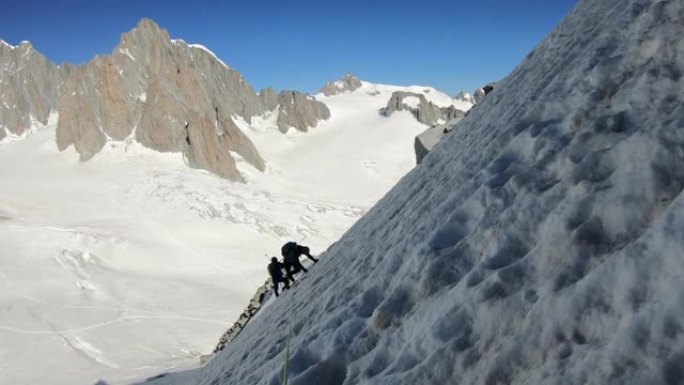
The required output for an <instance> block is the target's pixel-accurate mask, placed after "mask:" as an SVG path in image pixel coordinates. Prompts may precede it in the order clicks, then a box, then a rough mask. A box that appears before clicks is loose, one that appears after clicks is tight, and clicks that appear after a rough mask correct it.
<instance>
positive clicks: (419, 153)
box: [413, 83, 496, 164]
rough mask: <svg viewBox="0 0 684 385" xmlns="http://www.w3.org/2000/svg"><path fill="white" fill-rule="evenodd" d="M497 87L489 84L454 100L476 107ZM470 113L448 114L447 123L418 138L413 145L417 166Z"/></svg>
mask: <svg viewBox="0 0 684 385" xmlns="http://www.w3.org/2000/svg"><path fill="white" fill-rule="evenodd" d="M495 85H496V83H489V84H487V85H486V86H484V87H482V88H478V89H477V90H475V92H474V93H473V94H472V95H471V94H469V93H467V92H460V93H458V94H457V95H456V96H455V97H454V99H455V100H460V101H464V102H467V103H471V104H473V105H476V104H477V103H480V102H482V101H483V100H484V98H485V96H486V95H487V94H488V93H490V92H491V91H492V90H493V89H494V86H495ZM456 111H458V110H456ZM469 112H470V110H469V111H466V112H465V113H462V114H446V115H445V120H446V121H447V122H446V123H445V124H440V125H433V126H432V127H430V128H428V129H427V130H425V131H424V132H423V133H422V134H420V135H418V136H416V140H415V141H414V143H413V149H414V151H415V153H416V164H418V163H420V162H421V161H422V160H423V158H424V157H425V156H426V155H427V154H428V152H430V150H432V148H433V147H434V146H435V145H437V143H439V141H440V140H441V139H442V137H443V136H444V135H445V134H446V133H447V132H449V131H451V130H452V129H453V128H454V127H456V125H457V124H458V123H459V122H460V121H461V120H462V119H463V118H464V117H465V116H466V115H468V113H469Z"/></svg>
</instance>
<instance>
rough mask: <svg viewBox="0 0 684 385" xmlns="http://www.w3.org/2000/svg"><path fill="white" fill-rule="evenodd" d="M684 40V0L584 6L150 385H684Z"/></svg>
mask: <svg viewBox="0 0 684 385" xmlns="http://www.w3.org/2000/svg"><path fill="white" fill-rule="evenodd" d="M682 36H684V2H682V1H648V0H583V1H580V2H579V4H578V5H577V7H576V8H575V10H573V11H572V12H571V13H570V14H569V15H568V16H567V17H566V18H565V19H564V21H562V22H561V24H560V25H559V26H558V27H557V28H556V29H555V30H554V31H553V32H552V33H551V34H550V36H548V38H546V39H545V40H544V41H543V42H542V43H540V45H539V46H538V47H537V48H536V49H535V50H534V52H532V53H531V54H530V55H528V57H527V58H526V59H525V60H524V61H523V62H522V63H521V64H520V65H519V66H518V67H517V68H516V69H515V70H514V71H513V72H512V73H511V74H510V75H509V76H508V77H507V78H505V79H504V80H503V81H501V82H500V83H498V85H497V88H496V89H495V90H494V91H493V92H492V93H491V94H489V95H488V96H487V98H486V99H485V100H484V102H483V103H482V104H480V105H477V106H475V107H474V109H473V110H472V111H471V113H470V114H469V115H468V116H467V117H466V118H465V119H464V120H463V121H462V122H461V123H460V125H459V126H458V127H457V128H455V129H454V130H452V131H451V132H450V133H449V134H447V135H446V136H445V137H444V138H443V139H442V141H441V142H440V143H439V144H438V145H437V146H436V147H435V148H434V149H432V151H431V153H430V154H428V155H427V157H425V159H424V160H423V161H422V163H421V164H420V165H419V166H418V167H416V168H415V169H413V170H412V171H411V172H409V173H408V174H407V175H406V176H405V177H404V178H403V179H402V180H401V181H400V182H399V184H398V185H397V186H396V187H395V188H393V189H392V190H391V191H390V192H389V193H388V194H387V195H385V196H384V197H383V198H382V199H381V200H380V202H379V203H378V204H377V205H376V206H375V207H373V208H372V209H371V210H370V211H369V212H368V213H367V214H366V215H365V216H364V217H363V218H361V219H360V220H359V221H357V222H356V223H355V224H354V225H353V226H352V228H351V229H350V230H349V231H348V232H346V233H345V234H344V235H343V236H342V238H341V239H339V240H338V241H337V242H336V243H335V244H334V245H333V246H331V247H330V249H328V251H327V252H325V253H324V254H322V255H321V256H320V258H321V262H320V263H318V264H317V265H315V266H314V267H313V268H312V269H311V271H310V272H309V273H308V277H307V278H306V280H304V281H302V282H301V284H300V285H298V286H297V287H296V289H295V290H292V291H287V292H285V293H284V294H283V295H282V296H281V297H279V298H278V299H277V300H276V301H274V302H273V303H272V304H271V305H270V306H269V307H268V308H266V309H265V310H264V311H263V313H261V314H260V315H259V317H257V318H256V319H255V320H254V321H253V322H251V323H249V324H248V325H247V327H246V328H245V329H244V330H243V331H242V333H240V334H239V335H238V336H237V337H236V339H235V340H234V341H233V342H232V343H231V344H229V345H228V346H227V347H226V349H225V350H224V351H222V352H221V353H220V354H219V355H217V356H216V357H215V358H214V359H213V360H212V361H210V362H209V363H208V364H207V365H205V366H204V367H202V368H201V369H197V370H193V371H186V372H182V373H175V374H174V373H169V374H166V375H163V374H162V375H160V376H158V377H157V378H156V379H153V380H150V381H149V384H184V385H200V384H202V385H205V384H206V385H208V384H212V385H213V384H222V385H226V384H250V385H253V384H265V385H280V384H289V385H304V384H306V385H313V384H325V385H331V384H332V385H340V384H383V385H401V384H406V385H415V384H487V385H494V384H526V385H529V384H549V385H551V384H554V385H557V384H596V385H599V384H600V385H606V384H616V385H617V384H634V385H637V384H638V385H643V384H649V385H650V384H656V385H658V384H667V385H676V384H683V383H684V283H683V282H684V281H683V279H684V196H683V195H682V193H681V192H682V188H683V187H684V107H683V102H684V80H683V79H682V74H683V73H684V40H683V39H682Z"/></svg>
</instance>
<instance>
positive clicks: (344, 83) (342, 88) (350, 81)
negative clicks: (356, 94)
mask: <svg viewBox="0 0 684 385" xmlns="http://www.w3.org/2000/svg"><path fill="white" fill-rule="evenodd" d="M361 85H362V84H361V81H360V80H359V79H358V78H357V77H356V76H354V75H353V74H350V73H348V74H346V75H344V77H343V78H342V79H339V80H335V81H332V82H328V83H325V85H324V86H323V88H321V90H320V92H322V93H323V95H325V96H332V95H338V94H341V93H344V92H352V91H355V90H357V89H359V88H361Z"/></svg>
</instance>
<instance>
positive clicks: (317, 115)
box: [278, 91, 330, 133]
mask: <svg viewBox="0 0 684 385" xmlns="http://www.w3.org/2000/svg"><path fill="white" fill-rule="evenodd" d="M278 103H279V104H280V107H279V109H278V129H279V130H280V131H281V132H283V133H285V132H287V131H288V130H289V129H290V127H294V128H296V129H297V130H299V131H303V132H307V131H308V130H309V128H311V127H316V125H318V121H319V120H326V119H328V118H330V110H328V107H326V105H325V104H323V103H321V102H319V101H317V100H316V99H314V98H313V96H310V95H306V94H303V93H301V92H297V91H282V92H280V94H279V95H278Z"/></svg>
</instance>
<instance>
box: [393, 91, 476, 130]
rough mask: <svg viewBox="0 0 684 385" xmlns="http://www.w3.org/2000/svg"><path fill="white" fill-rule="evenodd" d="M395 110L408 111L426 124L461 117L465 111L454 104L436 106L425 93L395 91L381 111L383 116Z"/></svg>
mask: <svg viewBox="0 0 684 385" xmlns="http://www.w3.org/2000/svg"><path fill="white" fill-rule="evenodd" d="M395 111H409V112H410V113H411V114H412V115H413V116H414V117H415V118H416V119H417V120H418V121H419V122H421V123H423V124H427V125H434V124H437V123H439V122H445V121H450V120H453V119H461V118H463V116H465V112H464V111H461V110H459V109H457V108H456V107H454V106H448V107H438V106H436V105H434V104H433V103H432V102H430V101H428V100H427V98H425V95H423V94H419V93H415V92H406V91H395V92H394V93H392V97H391V98H390V100H389V101H388V102H387V107H385V108H384V109H383V110H382V111H381V112H382V113H383V114H384V115H385V116H390V115H392V113H394V112H395Z"/></svg>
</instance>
